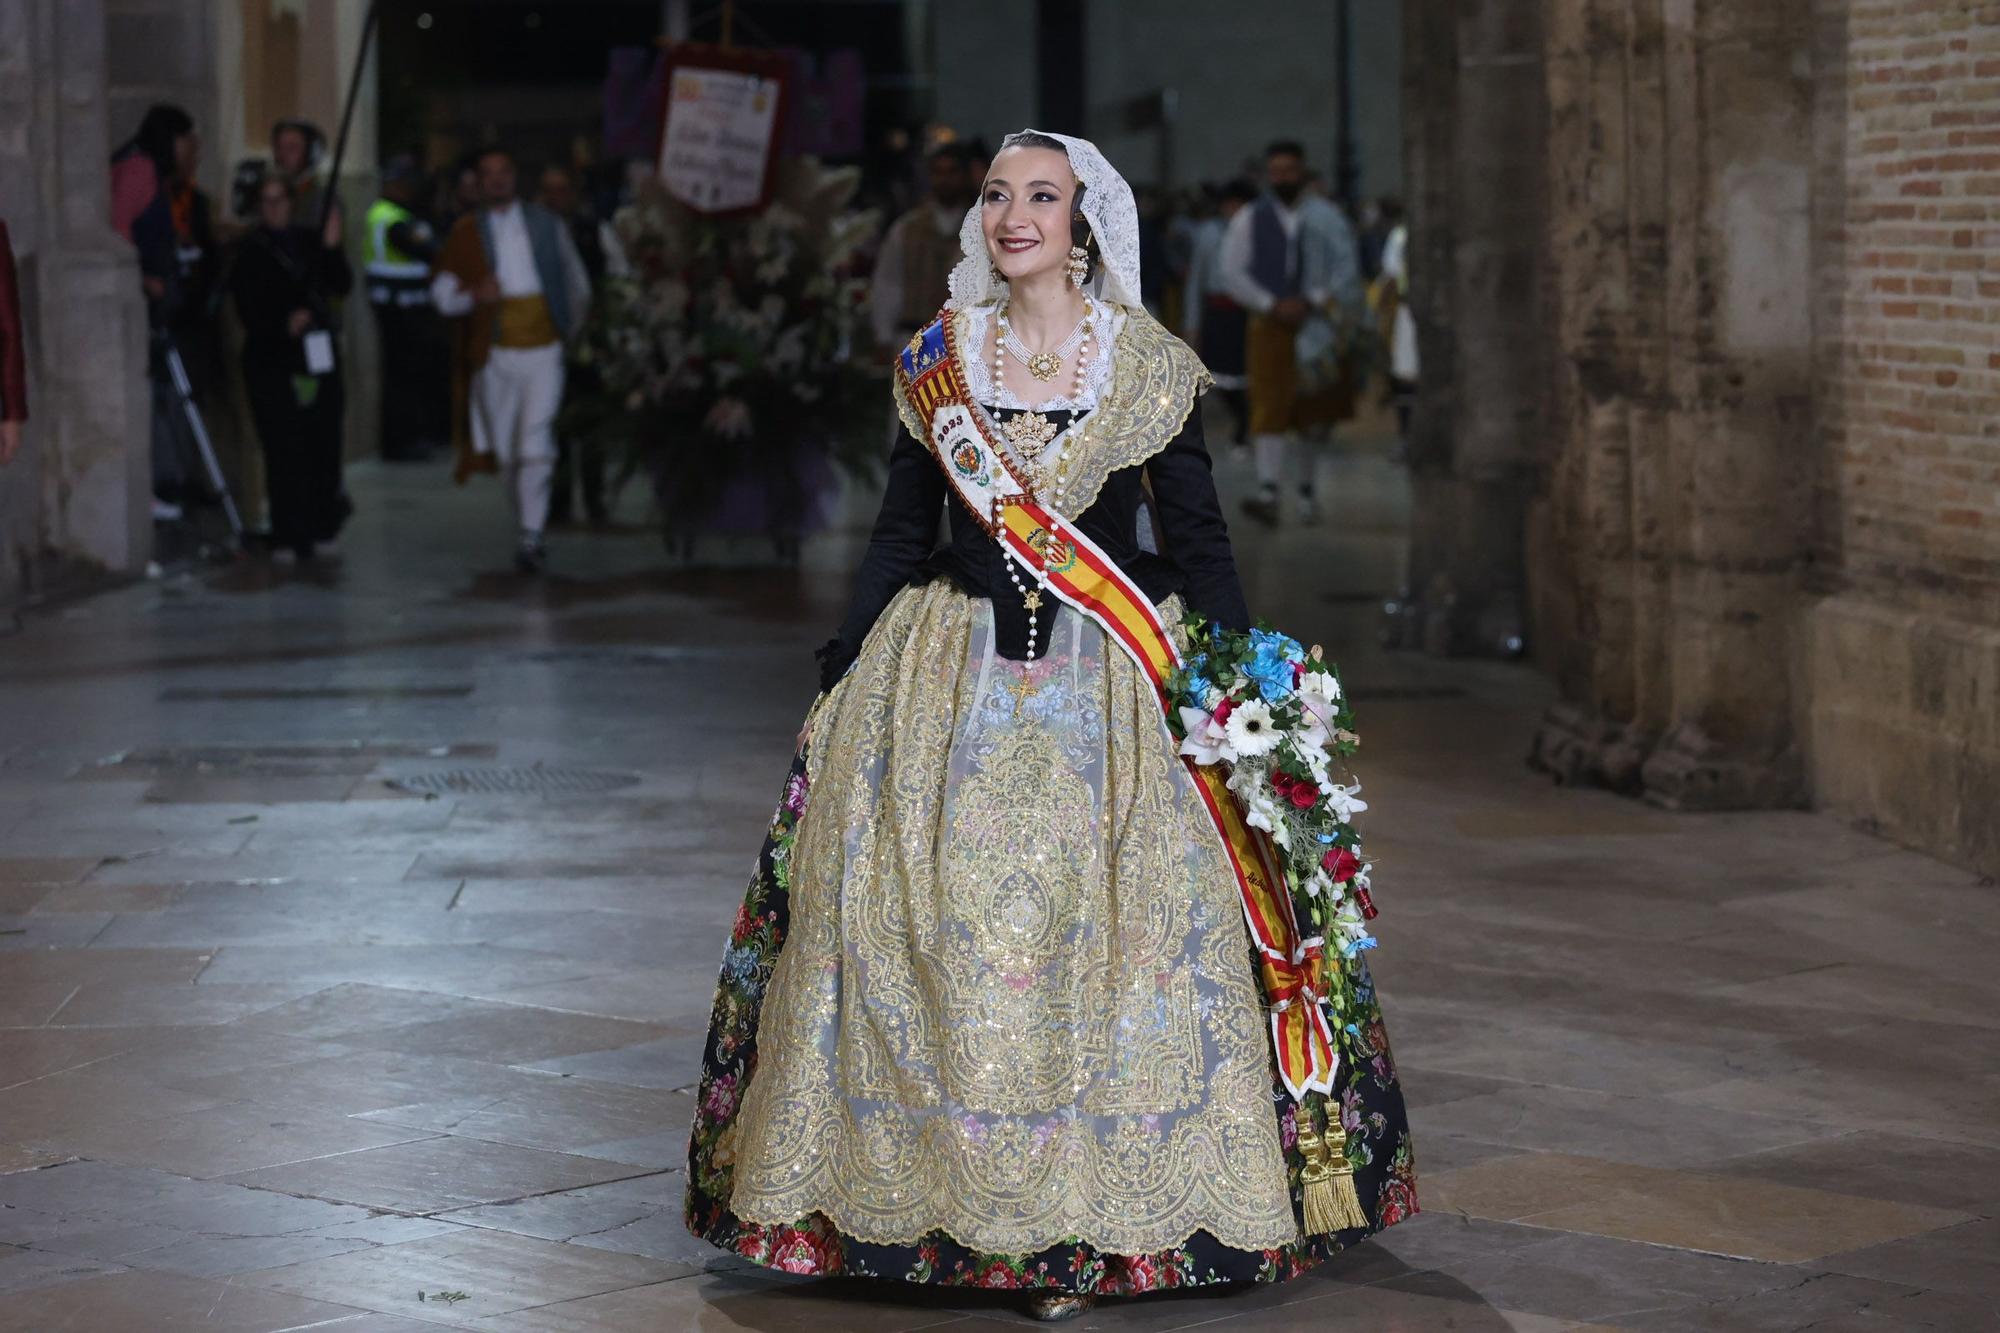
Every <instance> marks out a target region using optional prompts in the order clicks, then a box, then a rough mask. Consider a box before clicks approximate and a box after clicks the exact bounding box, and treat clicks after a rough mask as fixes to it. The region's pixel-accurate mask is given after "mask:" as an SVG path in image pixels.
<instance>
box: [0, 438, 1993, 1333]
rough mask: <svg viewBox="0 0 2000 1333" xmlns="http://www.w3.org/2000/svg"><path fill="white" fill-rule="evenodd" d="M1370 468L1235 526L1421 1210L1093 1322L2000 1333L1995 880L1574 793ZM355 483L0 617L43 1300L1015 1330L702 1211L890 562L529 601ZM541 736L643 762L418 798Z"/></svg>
mask: <svg viewBox="0 0 2000 1333" xmlns="http://www.w3.org/2000/svg"><path fill="white" fill-rule="evenodd" d="M1357 454H1358V456H1350V457H1347V458H1344V459H1342V460H1341V461H1339V462H1338V463H1335V464H1331V465H1329V468H1328V478H1327V480H1328V482H1329V484H1331V485H1333V486H1334V487H1336V488H1337V489H1338V490H1339V492H1340V493H1341V494H1343V495H1344V496H1347V497H1349V499H1348V501H1347V503H1348V512H1347V513H1346V514H1345V515H1344V516H1343V518H1342V520H1341V521H1340V522H1339V523H1338V524H1335V525H1330V526H1327V527H1322V528H1319V529H1316V530H1312V531H1310V532H1308V531H1305V530H1301V529H1298V528H1296V527H1293V528H1289V529H1287V530H1285V531H1284V532H1282V533H1281V534H1280V535H1279V536H1277V537H1276V538H1266V537H1262V536H1253V535H1251V534H1249V533H1247V532H1245V533H1244V534H1242V540H1243V558H1244V563H1245V566H1246V571H1247V574H1248V581H1249V583H1250V585H1251V589H1252V594H1253V602H1255V603H1257V604H1258V605H1259V607H1260V609H1262V610H1264V611H1265V612H1266V613H1268V614H1271V615H1273V616H1274V618H1277V619H1280V620H1281V621H1283V622H1284V623H1285V624H1287V625H1288V626H1289V627H1293V628H1295V629H1296V630H1297V631H1298V632H1301V633H1303V634H1305V635H1307V636H1309V637H1315V638H1320V639H1323V640H1324V641H1326V642H1328V643H1329V644H1331V645H1333V646H1334V647H1335V649H1336V650H1337V652H1336V656H1337V657H1338V658H1339V660H1340V661H1341V662H1342V664H1343V666H1344V667H1345V669H1346V671H1347V673H1348V676H1349V679H1350V683H1351V684H1352V685H1353V686H1354V687H1355V688H1356V689H1357V690H1358V691H1359V693H1360V697H1361V719H1362V731H1363V734H1364V737H1365V740H1366V746H1365V749H1364V752H1363V761H1362V764H1361V768H1360V772H1361V775H1362V778H1363V780H1364V782H1365V784H1366V786H1367V793H1368V795H1369V797H1370V798H1371V799H1372V800H1373V801H1374V802H1375V809H1374V811H1372V812H1371V813H1370V815H1369V816H1368V817H1367V818H1368V826H1369V828H1370V829H1371V830H1372V838H1371V844H1370V845H1371V847H1372V848H1373V850H1374V852H1375V853H1376V854H1377V855H1378V856H1379V857H1380V859H1381V865H1380V868H1379V870H1378V872H1377V875H1376V880H1377V884H1378V886H1379V892H1380V897H1381V899H1382V901H1383V903H1384V905H1385V914H1384V916H1383V919H1382V921H1381V922H1380V926H1381V934H1382V937H1383V940H1384V944H1383V948H1382V950H1381V951H1380V953H1379V955H1378V960H1379V961H1378V964H1377V976H1378V978H1379V979H1380V981H1381V984H1382V989H1383V991H1384V993H1385V996H1386V1000H1387V1004H1388V1015H1389V1021H1390V1027H1391V1031H1392V1033H1393V1035H1394V1037H1395V1039H1396V1051H1397V1054H1398V1056H1399V1057H1400V1059H1399V1063H1400V1064H1401V1065H1402V1068H1403V1070H1404V1074H1405V1081H1406V1085H1407V1087H1408V1090H1409V1094H1410V1097H1411V1100H1412V1106H1413V1114H1414V1118H1415V1122H1416V1128H1417V1133H1418V1138H1417V1153H1418V1166H1419V1172H1420V1176H1421V1194H1422V1199H1423V1203H1424V1206H1425V1208H1426V1212H1425V1213H1424V1215H1423V1216H1421V1217H1419V1218H1417V1219H1415V1220H1413V1221H1411V1222H1409V1223H1407V1224H1406V1225H1404V1226H1401V1227H1398V1228H1397V1229H1395V1230H1394V1231H1393V1232H1392V1233H1390V1234H1389V1235H1387V1236H1385V1237H1383V1238H1382V1239H1381V1240H1380V1241H1379V1242H1378V1243H1375V1244H1372V1245H1369V1246H1366V1247H1363V1248H1362V1249H1360V1250H1358V1251H1356V1252H1354V1253H1352V1254H1350V1255H1348V1256H1345V1257H1343V1259H1342V1260H1341V1261H1340V1262H1337V1263H1335V1264H1333V1265H1331V1266H1329V1267H1328V1268H1327V1269H1326V1270H1325V1271H1324V1272H1323V1273H1321V1274H1320V1275H1317V1276H1315V1277H1313V1278H1310V1279H1308V1280H1304V1281H1300V1282H1297V1283H1293V1284H1290V1285H1286V1286H1282V1287H1279V1288H1275V1289H1266V1290H1259V1291H1254V1292H1248V1293H1242V1294H1224V1295H1211V1296H1194V1297H1185V1296H1167V1297H1161V1298H1155V1299H1146V1300H1141V1301H1137V1302H1131V1303H1125V1304H1114V1305H1109V1306H1106V1307H1104V1308H1103V1309H1101V1310H1100V1311H1098V1312H1097V1313H1096V1314H1095V1315H1094V1316H1092V1318H1090V1319H1089V1320H1086V1321H1083V1322H1081V1323H1079V1324H1077V1325H1072V1327H1080V1328H1115V1329H1134V1330H1136V1329H1171V1328H1189V1327H1202V1328H1220V1329H1230V1330H1234V1329H1246V1330H1247V1329H1268V1330H1286V1329H1305V1328H1308V1327H1310V1328H1313V1329H1349V1328H1351V1329H1376V1330H1381V1329H1410V1330H1432V1329H1515V1330H1554V1329H1574V1328H1598V1327H1618V1328H1627V1329H1718V1330H1721V1329H1745V1330H1777V1329H1794V1328H1804V1327H1808V1326H1810V1327H1812V1328H1814V1329H1824V1330H1848V1329H1878V1328H1879V1329H1911V1328H1939V1329H1984V1328H1992V1327H1996V1326H2000V1307H1996V1297H2000V1259H1996V1255H2000V1222H1996V1221H1995V1220H1994V1217H1995V1214H1996V1212H2000V1019H1996V1014H2000V1004H1996V1000H2000V980H1996V969H1995V967H1994V964H1993V961H1992V960H1993V957H1994V953H1995V950H1996V948H2000V897H1996V894H1995V892H1994V889H1993V887H1992V886H1991V885H1990V884H1989V885H1985V886H1981V885H1978V884H1977V883H1975V882H1974V879H1973V877H1972V876H1969V875H1967V874H1964V873H1961V872H1959V871H1957V870H1954V869H1951V868H1949V867H1947V866H1944V865H1941V864H1939V863H1937V862H1935V861H1932V860H1929V859H1926V858H1925V857H1923V856H1920V855H1917V854H1915V853H1913V852H1909V851H1904V850H1900V849H1898V848H1896V847H1893V846H1890V845H1888V844H1886V843H1883V842H1879V841H1877V840H1875V839H1872V838H1869V837H1867V836H1864V835H1862V834H1860V833H1856V832H1853V831H1850V830H1848V829H1846V828H1843V827H1842V826H1840V825H1839V824H1837V823H1834V822H1832V821H1830V820H1827V819H1823V818H1817V817H1813V816H1809V815H1804V814H1754V815H1733V816H1719V817H1706V818H1698V817H1680V816H1674V815H1669V814H1665V813H1661V812H1658V811H1654V810H1651V809H1648V808H1645V807H1643V806H1639V805H1636V804H1631V803H1628V802H1624V801H1620V800H1617V799H1614V798H1611V797H1609V796H1605V795H1602V794H1598V793H1591V792H1579V791H1565V790H1555V789H1551V788H1550V787H1549V786H1548V785H1546V784H1545V783H1544V782H1542V781H1541V780H1539V779H1537V778H1536V777H1534V776H1533V775H1531V774H1529V773H1528V772H1527V771H1526V770H1525V769H1524V768H1523V766H1522V763H1521V757H1522V754H1523V753H1524V751H1525V749H1526V741H1527V735H1528V732H1529V729H1530V727H1531V726H1532V723H1533V719H1534V718H1535V716H1536V715H1537V713H1538V711H1539V709H1540V708H1541V707H1542V706H1543V705H1544V704H1545V702H1546V700H1547V697H1548V691H1547V689H1546V687H1545V685H1544V684H1543V683H1541V682H1540V681H1539V680H1538V679H1537V678H1536V677H1535V676H1534V675H1533V674H1532V673H1530V672H1528V671H1526V670H1525V669H1521V668H1513V667H1506V666H1500V665H1494V664H1480V663H1441V662H1433V661H1425V660H1420V659H1412V658H1403V657H1388V656H1384V655H1383V654H1381V653H1379V652H1377V651H1375V650H1374V649H1373V648H1372V647H1371V641H1372V629H1373V621H1372V616H1373V606H1374V604H1375V603H1376V602H1377V601H1378V600H1379V598H1380V596H1381V594H1383V593H1384V592H1386V591H1388V590H1389V589H1390V588H1392V587H1393V586H1394V582H1395V577H1394V576H1395V570H1396V568H1397V561H1398V552H1399V550H1400V546H1401V531H1402V526H1403V512H1404V506H1405V503H1406V501H1405V498H1404V489H1403V486H1402V481H1401V476H1400V474H1399V473H1398V472H1397V471H1396V470H1395V469H1394V468H1392V467H1390V466H1389V465H1388V464H1387V463H1386V462H1385V461H1384V459H1383V457H1382V455H1381V452H1380V450H1379V449H1373V450H1371V449H1363V450H1359V451H1357ZM1240 472H1241V465H1240V464H1236V463H1233V462H1232V463H1230V464H1228V465H1226V466H1225V468H1224V473H1225V480H1226V482H1227V483H1228V484H1230V485H1231V486H1238V485H1240V484H1241V482H1242V477H1241V475H1240ZM355 485H356V490H357V493H358V496H359V499H360V501H361V504H362V509H363V514H362V517H361V519H360V520H359V521H358V522H357V525H356V527H355V529H354V530H353V532H352V534H351V536H350V538H349V540H348V541H347V543H346V549H345V551H344V553H343V555H342V558H341V559H340V560H339V561H338V562H337V563H332V564H329V565H327V566H325V567H324V568H322V569H320V570H316V571H313V572H310V573H304V574H302V573H299V572H297V571H292V570H287V569H275V570H274V569H271V568H268V567H263V566H250V567H245V568H240V569H234V570H226V571H222V572H219V573H215V574H213V575H211V576H208V577H203V578H198V579H197V578H184V579H178V580H173V581H168V582H165V583H155V584H149V585H145V586H139V587H133V588H129V589H126V590H123V591H119V592H115V593H112V594H109V595H105V596H101V597H98V598H96V599H94V600H91V601H88V602H84V603H81V604H77V605H73V606H70V607H68V608H67V609H64V610H61V611H57V612H49V613H39V614H36V615H33V616H30V617H29V618H28V620H27V622H26V625H25V628H24V629H23V630H22V632H20V633H18V634H16V635H14V636H12V637H8V638H4V639H0V1328H4V1329H8V1330H17V1329H18V1330H35V1331H36V1333H41V1331H42V1330H54V1329H65V1330H79V1331H83V1333H121V1331H123V1330H143V1331H145V1333H153V1331H155V1330H175V1329H195V1330H204V1331H215V1333H237V1331H239V1330H240V1331H242V1333H255V1331H259V1330H274V1329H294V1328H313V1329H330V1330H341V1331H342V1333H389V1331H390V1330H400V1331H404V1333H416V1331H417V1330H421V1329H430V1328H435V1327H437V1326H440V1325H446V1326H453V1327H468V1328H485V1329H495V1330H515V1331H517V1333H526V1331H528V1330H548V1331H554V1330H585V1329H618V1330H624V1329H683V1328H687V1329H694V1328H700V1329H759V1330H783V1329H812V1330H815V1333H837V1330H841V1329H866V1330H870V1331H871V1333H892V1331H894V1330H905V1329H932V1328H950V1329H954V1330H965V1331H966V1333H973V1331H974V1330H979V1329H986V1328H996V1329H997V1328H1000V1327H1004V1326H1008V1325H1017V1324H1019V1323H1020V1322H1021V1320H1020V1317H1019V1316H1018V1315H1017V1314H1016V1313H1015V1312H1014V1310H1013V1308H1012V1307H1011V1305H1009V1304H1008V1303H1006V1302H1005V1301H1003V1300H987V1299H981V1298H979V1297H978V1296H977V1295H968V1294H958V1295H952V1294H943V1295H940V1294H938V1293H935V1292H920V1291H907V1290H903V1289H890V1290H855V1289H842V1288H839V1287H832V1286H823V1285H816V1284H811V1283H802V1282H794V1281H788V1280H784V1279H780V1278H776V1277H773V1276H771V1275H768V1274H764V1273H762V1272H757V1271H749V1270H746V1269H745V1268H744V1267H743V1266H742V1265H740V1264H738V1263H736V1262H734V1261H732V1260H730V1259H729V1258H727V1257H725V1256H723V1255H720V1254H717V1253H714V1252H711V1251H708V1250H706V1249H704V1248H703V1247H702V1246H700V1245H698V1244H697V1243H695V1242H694V1241H693V1240H691V1239H690V1238H689V1237H688V1236H687V1235H686V1234H685V1232H684V1231H683V1230H682V1229H681V1225H680V1221H679V1205H678V1200H679V1196H680V1190H681V1181H680V1176H679V1174H678V1167H679V1164H680V1159H681V1153H682V1147H683V1143H684V1137H685V1132H686V1127H687V1123H688V1120H689V1113H690V1106H689V1093H688V1085H689V1084H690V1082H691V1081H692V1080H693V1079H694V1077H695V1073H696V1067H697V1066H696V1060H697V1047H698V1045H699V1041H700V1035H701V1033H702V1030H703V1027H704V1018H705V1014H706V1009H707V1004H708V997H709V987H710V983H711V979H712V975H713V971H714V967H715V963H716V960H717V958H718V956H719V953H720V949H721V944H722V938H723V933H724V930H725V927H726V925H727V923H728V921H729V920H730V917H731V915H732V914H733V912H734V909H735V905H736V902H737V900H738V897H739V895H740V893H741V890H742V885H743V880H744V876H745V873H746V870H747V867H748V865H749V862H750V859H751V856H752V854H753V852H754V850H755V848H756V846H757V843H758V840H759V836H760V834H761V832H762V829H763V826H764V822H765V819H766V816H767V813H768V808H769V806H770V804H771V803H772V801H773V800H774V799H775V797H776V795H777V792H776V785H777V783H778V781H779V778H780V775H781V772H782V769H783V767H784V762H785V757H786V754H787V752H788V749H789V746H790V742H791V737H792V735H793V733H794V732H795V730H796V728H797V726H798V721H799V715H800V712H801V709H802V707H803V705H804V703H805V702H806V700H807V698H808V696H809V693H810V690H811V679H812V664H811V660H810V656H809V650H810V648H811V647H812V646H813V645H814V644H816V643H817V642H819V641H820V640H821V639H822V638H824V637H825V635H826V634H827V632H828V627H829V625H830V624H831V623H832V620H833V619H834V617H835V614H836V612H837V609H838V605H839V601H840V598H841V595H842V588H843V582H844V571H845V569H846V567H847V564H848V562H849V561H850V560H851V558H852V555H853V546H852V542H851V540H847V541H842V540H835V539H830V540H827V541H824V542H822V543H819V544H818V546H817V547H816V549H815V551H814V555H815V557H816V558H819V559H823V560H824V561H826V562H827V563H829V564H830V565H831V566H833V568H834V570H835V572H833V573H831V574H827V575H823V576H816V577H811V578H797V577H793V576H789V575H784V574H773V573H768V572H735V573H707V574H695V573H667V572H662V570H661V562H660V561H659V560H658V559H657V558H656V554H657V550H658V548H657V545H656V543H655V542H653V541H652V540H651V539H649V538H646V537H644V536H641V535H636V534H627V535H622V536H591V537H584V536H577V537H571V538H568V539H566V540H564V541H562V542H560V543H559V544H558V547H557V558H558V560H559V562H560V568H561V570H562V572H561V573H559V574H558V575H556V576H555V577H554V578H552V579H550V580H549V581H548V582H547V583H546V584H545V585H543V586H541V587H537V588H529V587H525V586H523V585H522V584H520V583H518V582H517V581H516V580H514V579H513V578H512V577H511V576H510V575H508V574H506V573H505V572H503V570H504V554H505V552H504V540H505V538H504V524H503V523H502V521H501V518H500V514H499V501H498V498H497V496H496V495H495V494H494V493H493V492H492V491H491V490H490V489H486V490H474V491H470V492H454V491H452V490H451V489H450V488H449V487H448V486H446V485H445V484H444V482H443V479H442V477H441V476H440V475H439V474H438V473H437V472H435V471H433V470H424V469H419V470H395V471H383V470H380V469H376V468H362V469H357V471H356V474H355ZM1744 669H1745V670H1755V669H1758V668H1757V664H1755V663H1745V664H1744ZM535 764H542V765H548V766H557V767H564V768H580V769H588V770H593V771H603V772H610V773H614V774H627V775H631V776H633V777H635V778H636V779H637V781H636V782H634V783H633V784H632V785H627V786H624V787H621V788H618V789H615V790H610V791H606V792H599V793H587V794H571V795H560V796H521V795H489V796H475V795H465V796H444V797H440V798H435V799H424V798H422V797H419V796H414V795H411V794H408V793H406V792H404V791H401V790H399V789H397V788H394V787H392V786H390V785H388V780H389V779H392V778H396V777H399V776H413V775H421V774H427V773H436V772H440V771H444V770H451V769H459V768H475V767H482V766H484V767H491V766H494V765H535ZM460 1294H462V1299H458V1296H459V1295H460Z"/></svg>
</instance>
